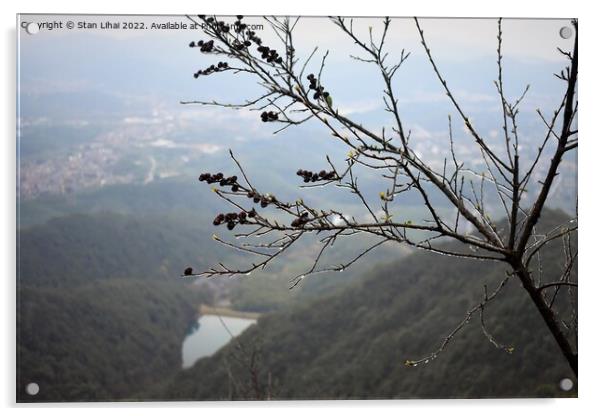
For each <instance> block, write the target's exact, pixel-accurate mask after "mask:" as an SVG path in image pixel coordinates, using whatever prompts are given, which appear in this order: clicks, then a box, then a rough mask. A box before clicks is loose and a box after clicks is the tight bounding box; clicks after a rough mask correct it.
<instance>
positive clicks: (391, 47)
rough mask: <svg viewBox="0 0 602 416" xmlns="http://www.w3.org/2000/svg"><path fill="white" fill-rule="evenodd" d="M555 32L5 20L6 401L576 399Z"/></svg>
mask: <svg viewBox="0 0 602 416" xmlns="http://www.w3.org/2000/svg"><path fill="white" fill-rule="evenodd" d="M577 31H578V26H577V22H576V21H573V20H571V19H568V18H567V19H554V20H544V19H541V20H539V19H501V20H500V19H489V18H487V19H447V18H418V19H414V18H411V17H404V18H397V17H394V18H384V17H383V18H361V17H356V18H348V17H346V18H328V17H282V16H281V17H267V18H264V17H261V16H209V15H207V16H205V15H190V16H148V15H141V16H117V15H115V16H109V15H102V16H100V15H97V16H95V15H20V16H19V18H18V114H17V116H18V130H17V140H18V172H17V174H18V195H19V198H18V230H17V233H18V234H17V238H18V258H17V261H18V276H17V278H18V287H17V291H18V293H17V295H18V298H17V299H18V303H17V305H18V306H17V330H18V337H17V343H18V345H17V382H16V385H17V392H16V394H17V400H18V401H19V402H76V401H124V400H133V401H144V400H182V401H184V400H199V401H202V400H289V399H426V398H491V397H502V398H517V397H574V396H576V395H577V252H578V248H577V213H576V210H577V208H576V207H577V146H578V129H577V111H578V105H577V61H578V53H577V48H576V45H577Z"/></svg>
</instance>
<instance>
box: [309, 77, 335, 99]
mask: <svg viewBox="0 0 602 416" xmlns="http://www.w3.org/2000/svg"><path fill="white" fill-rule="evenodd" d="M307 79H308V80H309V89H310V90H314V91H315V93H314V100H317V99H318V98H320V97H324V99H327V98H328V96H329V95H330V94H329V93H328V91H324V87H322V86H321V85H318V79H317V78H316V77H315V75H314V74H309V75H308V76H307Z"/></svg>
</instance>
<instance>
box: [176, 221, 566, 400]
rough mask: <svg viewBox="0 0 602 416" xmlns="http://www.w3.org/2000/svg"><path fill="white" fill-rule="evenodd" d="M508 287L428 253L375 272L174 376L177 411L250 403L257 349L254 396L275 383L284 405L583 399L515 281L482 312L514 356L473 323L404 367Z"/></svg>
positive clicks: (482, 269)
mask: <svg viewBox="0 0 602 416" xmlns="http://www.w3.org/2000/svg"><path fill="white" fill-rule="evenodd" d="M545 217H546V219H545V222H546V223H547V226H550V225H551V224H557V223H559V222H562V221H564V220H566V216H564V215H563V214H561V213H560V212H547V213H546V215H545ZM541 229H545V225H544V224H542V227H541ZM450 244H451V243H450ZM452 246H455V248H458V247H457V246H456V245H455V244H452ZM558 249H559V247H558V246H556V247H553V248H551V249H550V250H548V251H546V252H545V253H544V255H543V257H542V265H543V268H544V272H545V273H547V276H549V275H550V274H551V273H554V271H555V270H557V268H558V266H559V262H560V261H561V256H559V255H558ZM503 277H504V268H503V267H501V266H500V265H498V264H493V263H491V262H479V261H471V260H465V259H458V258H452V257H446V256H440V255H435V254H432V253H427V252H418V253H415V254H413V255H410V256H408V257H406V258H403V259H401V260H399V261H394V262H393V263H391V264H380V265H374V267H373V272H371V273H366V275H365V278H364V279H363V280H361V281H359V282H357V283H356V284H354V285H353V286H352V287H348V288H343V289H341V291H340V292H338V293H331V294H330V295H326V296H324V297H322V298H320V299H318V300H315V301H312V302H308V303H306V304H303V305H298V306H296V307H293V308H290V309H288V310H285V311H281V312H277V313H273V314H269V315H266V316H264V317H262V318H260V319H259V321H258V324H257V325H255V326H253V327H251V328H249V329H248V330H247V331H246V332H244V333H243V334H242V335H241V336H240V337H239V338H238V340H237V341H235V342H231V343H230V344H229V345H228V346H226V347H224V348H223V349H222V350H220V351H219V352H218V353H217V354H216V355H215V356H213V357H210V358H204V359H202V360H200V361H199V362H197V364H196V365H195V366H194V367H192V368H191V369H189V370H184V371H182V372H181V373H180V374H178V376H177V377H176V378H175V379H174V381H173V382H172V383H171V384H170V385H169V387H168V388H167V390H166V395H167V396H168V397H170V398H172V399H178V400H223V399H228V398H233V399H252V398H254V397H255V396H254V395H253V393H252V391H253V389H250V390H246V391H245V389H244V386H248V385H249V384H250V383H251V382H252V381H253V380H252V379H253V377H252V374H251V373H250V372H249V368H247V367H246V365H245V364H244V363H245V362H248V360H249V359H250V356H251V354H252V352H253V350H254V348H255V349H256V352H257V354H258V355H257V357H260V358H258V365H257V369H258V370H257V372H258V374H257V378H256V380H257V382H258V385H259V386H260V388H261V390H262V391H263V392H264V393H265V392H266V391H267V384H268V380H271V386H272V387H271V389H270V390H271V395H272V397H273V398H276V399H343V398H349V399H350V398H358V399H359V398H361V399H365V398H371V399H377V398H481V397H540V396H542V397H543V396H546V397H547V396H556V397H557V396H562V395H567V394H568V395H574V394H576V389H575V390H574V391H572V392H570V393H564V392H562V391H561V390H560V389H559V387H558V383H559V382H560V380H561V379H563V378H565V377H569V378H572V377H573V375H572V372H571V370H570V368H569V366H568V365H567V364H566V362H565V361H564V358H563V357H562V354H561V353H560V350H559V349H558V347H557V346H556V344H555V342H554V341H553V339H552V337H551V336H550V334H549V333H548V331H547V329H546V328H545V327H544V323H543V321H542V319H541V317H540V316H539V314H538V312H537V310H536V309H535V308H534V306H533V305H532V304H531V301H530V299H529V298H528V296H527V295H526V293H524V291H523V290H522V289H521V287H520V283H519V282H518V281H516V280H514V279H511V280H510V281H509V282H508V284H507V286H506V287H505V288H504V289H503V293H502V294H501V295H500V296H499V297H498V298H496V299H495V300H494V301H493V302H492V303H491V304H490V305H489V306H488V307H487V309H486V312H485V318H486V324H487V329H488V331H489V332H490V333H491V334H492V335H493V336H494V337H495V338H496V339H497V340H498V341H499V342H501V343H503V344H505V345H512V346H513V348H514V351H513V352H512V353H511V354H509V353H507V352H505V351H504V350H500V349H497V348H496V347H495V346H494V345H493V344H492V343H490V342H489V341H488V339H487V338H486V337H485V336H484V335H483V333H482V331H481V327H480V321H479V317H478V314H477V315H476V316H475V317H474V319H472V321H471V322H470V323H469V325H468V326H467V327H466V328H465V329H463V330H462V331H461V332H460V333H459V334H458V335H457V336H456V338H454V340H453V341H452V342H451V344H450V345H449V346H448V348H447V349H446V350H445V351H443V352H442V353H441V354H439V356H438V357H437V358H436V359H435V360H434V361H432V362H430V363H428V364H427V365H423V366H418V367H406V366H404V360H406V359H418V358H422V357H423V356H426V355H428V354H429V353H430V352H433V351H435V350H436V349H437V347H438V346H439V345H440V344H441V342H442V339H443V338H444V337H445V336H446V335H447V334H449V333H450V332H451V331H452V330H453V329H454V328H455V326H456V325H457V324H458V323H459V322H460V321H461V320H462V319H463V317H464V316H465V314H466V311H467V310H468V309H469V308H470V307H472V306H473V305H475V304H477V303H478V302H479V301H480V300H481V299H482V297H483V291H484V289H483V287H484V285H487V287H488V288H489V290H490V291H491V290H493V288H494V287H496V286H497V284H498V282H499V281H500V280H501V279H502V278H503ZM243 350H244V351H246V353H244V354H243V353H242V352H241V351H243ZM241 354H242V355H241ZM241 363H242V364H241Z"/></svg>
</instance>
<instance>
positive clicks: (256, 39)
mask: <svg viewBox="0 0 602 416" xmlns="http://www.w3.org/2000/svg"><path fill="white" fill-rule="evenodd" d="M247 36H248V37H249V40H251V41H253V42H255V43H256V44H257V45H259V46H261V38H260V37H259V36H255V31H254V30H247Z"/></svg>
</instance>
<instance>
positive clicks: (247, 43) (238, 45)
mask: <svg viewBox="0 0 602 416" xmlns="http://www.w3.org/2000/svg"><path fill="white" fill-rule="evenodd" d="M249 46H251V42H250V41H248V40H245V41H244V42H240V41H238V40H235V41H234V42H232V49H234V50H237V51H242V50H243V49H246V48H248V47H249Z"/></svg>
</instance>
